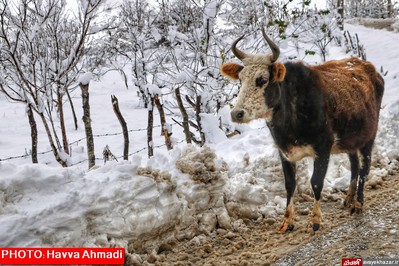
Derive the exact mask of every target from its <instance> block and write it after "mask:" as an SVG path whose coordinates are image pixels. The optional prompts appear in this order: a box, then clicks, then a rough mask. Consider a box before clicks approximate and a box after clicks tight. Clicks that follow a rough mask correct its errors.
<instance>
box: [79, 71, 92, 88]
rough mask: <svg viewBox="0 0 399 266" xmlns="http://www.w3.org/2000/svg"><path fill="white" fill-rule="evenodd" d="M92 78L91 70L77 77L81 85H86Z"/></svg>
mask: <svg viewBox="0 0 399 266" xmlns="http://www.w3.org/2000/svg"><path fill="white" fill-rule="evenodd" d="M92 78H93V74H92V73H91V72H86V73H84V74H83V75H81V76H80V77H79V79H78V83H79V84H82V85H87V84H89V83H90V81H91V79H92Z"/></svg>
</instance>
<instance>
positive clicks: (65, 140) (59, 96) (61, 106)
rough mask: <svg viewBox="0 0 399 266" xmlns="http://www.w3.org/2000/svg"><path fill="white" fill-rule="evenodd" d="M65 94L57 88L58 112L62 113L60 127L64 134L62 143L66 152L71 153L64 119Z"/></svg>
mask: <svg viewBox="0 0 399 266" xmlns="http://www.w3.org/2000/svg"><path fill="white" fill-rule="evenodd" d="M63 96H64V95H63V94H62V93H61V91H60V88H59V87H58V88H57V104H58V113H59V115H60V127H61V135H62V145H63V147H64V152H65V153H66V154H68V155H69V145H68V138H67V134H66V128H65V119H64V104H63V102H62V97H63Z"/></svg>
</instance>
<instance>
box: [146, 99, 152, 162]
mask: <svg viewBox="0 0 399 266" xmlns="http://www.w3.org/2000/svg"><path fill="white" fill-rule="evenodd" d="M153 127H154V98H153V97H152V96H151V95H150V96H149V103H148V125H147V147H148V158H150V157H152V156H153V155H154V145H153V144H154V143H153V139H152V129H153Z"/></svg>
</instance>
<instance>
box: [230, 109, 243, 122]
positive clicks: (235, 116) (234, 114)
mask: <svg viewBox="0 0 399 266" xmlns="http://www.w3.org/2000/svg"><path fill="white" fill-rule="evenodd" d="M243 118H244V110H234V111H231V119H232V120H233V122H241V121H242V119H243Z"/></svg>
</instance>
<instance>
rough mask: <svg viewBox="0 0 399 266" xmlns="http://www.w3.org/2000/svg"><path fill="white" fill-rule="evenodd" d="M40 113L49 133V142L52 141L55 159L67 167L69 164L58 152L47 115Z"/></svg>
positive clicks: (51, 145)
mask: <svg viewBox="0 0 399 266" xmlns="http://www.w3.org/2000/svg"><path fill="white" fill-rule="evenodd" d="M38 114H39V116H40V118H41V119H42V122H43V125H44V128H45V130H46V133H47V137H48V140H49V142H50V147H51V150H52V151H53V154H54V157H55V159H56V160H57V162H58V163H59V164H61V165H62V166H63V167H67V166H68V165H67V163H66V161H64V160H63V159H61V157H60V154H59V152H58V150H57V147H56V146H55V144H54V140H53V136H52V135H51V130H50V127H49V126H48V123H47V121H46V117H45V116H44V114H43V113H38Z"/></svg>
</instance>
